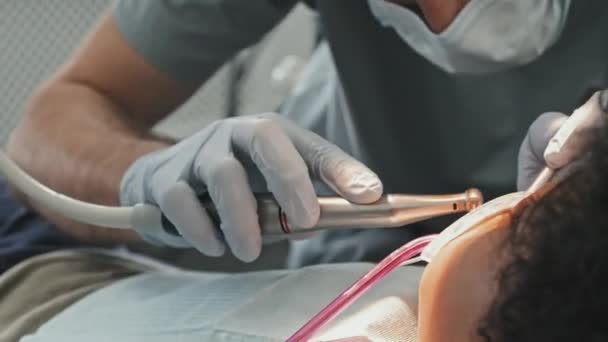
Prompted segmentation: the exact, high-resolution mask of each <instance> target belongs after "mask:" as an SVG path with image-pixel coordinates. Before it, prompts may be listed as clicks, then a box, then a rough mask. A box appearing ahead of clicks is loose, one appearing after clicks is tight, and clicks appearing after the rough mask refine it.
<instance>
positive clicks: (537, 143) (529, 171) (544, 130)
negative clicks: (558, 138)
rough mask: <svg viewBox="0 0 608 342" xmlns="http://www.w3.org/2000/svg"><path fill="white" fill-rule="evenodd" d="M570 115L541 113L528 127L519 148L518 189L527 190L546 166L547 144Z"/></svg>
mask: <svg viewBox="0 0 608 342" xmlns="http://www.w3.org/2000/svg"><path fill="white" fill-rule="evenodd" d="M567 118H568V117H567V116H566V115H565V114H562V113H558V112H548V113H544V114H542V115H540V116H539V117H538V118H537V119H536V120H535V121H534V122H533V123H532V125H531V126H530V128H529V129H528V134H526V137H525V138H524V141H523V143H522V144H521V147H520V149H519V156H518V158H517V160H518V172H517V189H518V190H520V191H521V190H525V189H527V188H528V187H529V186H530V184H532V182H533V181H534V179H535V178H536V176H538V174H539V173H540V172H541V171H542V170H543V168H545V166H546V163H545V158H544V156H543V154H544V152H545V149H546V147H547V145H548V144H549V141H550V140H551V138H552V137H553V136H554V135H555V133H556V132H557V131H558V130H559V128H560V127H561V126H562V125H563V124H564V122H565V121H566V119H567Z"/></svg>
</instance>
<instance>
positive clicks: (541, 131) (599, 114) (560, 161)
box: [517, 90, 608, 190]
mask: <svg viewBox="0 0 608 342" xmlns="http://www.w3.org/2000/svg"><path fill="white" fill-rule="evenodd" d="M606 112H608V91H607V90H603V91H599V92H596V93H595V94H594V95H593V96H592V97H591V98H590V99H589V100H588V101H587V102H586V103H585V104H584V105H583V106H581V107H580V108H578V109H577V110H575V111H574V113H572V115H570V116H566V115H565V114H562V113H556V112H549V113H544V114H542V115H541V116H539V117H538V119H536V121H534V122H533V123H532V125H531V126H530V128H529V130H528V134H527V135H526V137H525V139H524V141H523V143H522V145H521V147H520V150H519V157H518V163H519V165H518V175H517V189H518V190H525V189H527V188H528V187H529V186H530V185H531V184H532V182H533V181H534V179H535V178H536V176H538V174H539V173H540V172H541V171H542V170H543V169H544V168H545V167H547V166H548V167H550V168H552V169H555V170H557V169H560V168H562V167H564V166H566V165H568V164H569V163H571V162H572V161H574V160H576V159H577V158H578V157H580V156H581V155H582V154H583V153H584V151H585V149H586V147H587V144H588V142H589V141H590V140H589V139H588V138H589V134H590V130H591V129H593V128H595V127H598V126H600V125H604V124H605V123H606V121H607V118H606Z"/></svg>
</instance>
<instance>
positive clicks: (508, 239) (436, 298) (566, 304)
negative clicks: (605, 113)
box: [419, 128, 608, 342]
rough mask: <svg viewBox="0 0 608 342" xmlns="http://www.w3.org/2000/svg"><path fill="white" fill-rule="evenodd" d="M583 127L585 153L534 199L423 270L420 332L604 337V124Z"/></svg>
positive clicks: (607, 188) (607, 174) (508, 337)
mask: <svg viewBox="0 0 608 342" xmlns="http://www.w3.org/2000/svg"><path fill="white" fill-rule="evenodd" d="M588 134H592V135H594V138H595V139H594V142H593V144H592V147H591V149H590V153H589V155H588V156H586V157H584V158H582V159H581V162H580V163H577V165H576V166H575V167H574V168H573V169H572V172H571V173H569V175H568V176H566V177H564V178H563V179H561V180H559V181H558V182H557V183H554V184H555V185H554V186H553V187H551V188H549V190H548V192H546V193H545V194H544V195H543V196H541V197H540V199H539V200H538V201H536V202H533V203H531V204H529V205H527V206H525V207H523V208H524V209H523V210H521V211H519V212H515V213H514V214H504V215H498V216H497V217H495V218H494V219H492V220H488V221H486V222H484V223H483V224H481V225H479V226H477V227H476V228H475V229H472V230H470V231H468V232H467V233H465V234H464V235H462V236H461V237H460V238H458V239H457V240H454V241H453V242H450V243H449V244H448V245H446V246H445V247H444V248H443V249H442V250H441V251H440V253H438V254H437V256H435V258H434V259H433V261H432V262H431V263H430V264H429V265H428V267H427V269H426V270H425V273H424V275H423V278H422V280H421V287H420V303H419V305H420V306H419V308H420V309H419V310H420V311H419V334H420V337H421V340H422V341H424V342H435V341H446V340H447V341H492V342H502V341H535V342H542V341H605V340H608V318H606V317H605V313H606V310H607V309H606V308H608V128H603V129H602V130H601V131H597V132H588ZM506 212H507V213H511V212H510V211H506Z"/></svg>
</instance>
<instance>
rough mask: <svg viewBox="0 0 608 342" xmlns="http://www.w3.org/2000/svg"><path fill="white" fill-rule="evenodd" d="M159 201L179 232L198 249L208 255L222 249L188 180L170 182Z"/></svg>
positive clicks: (217, 234)
mask: <svg viewBox="0 0 608 342" xmlns="http://www.w3.org/2000/svg"><path fill="white" fill-rule="evenodd" d="M159 205H160V207H161V210H162V212H163V214H164V215H165V216H166V217H167V219H169V221H171V223H173V225H174V226H175V228H176V229H177V231H178V232H179V233H180V234H181V236H182V237H183V238H184V239H186V241H188V242H190V244H191V245H192V246H193V247H194V248H196V249H197V250H198V251H199V252H201V253H203V254H205V255H207V256H212V257H218V256H221V255H223V254H224V253H225V250H226V247H225V245H224V242H223V240H222V236H221V235H220V234H219V232H218V230H217V228H216V227H215V225H214V224H213V222H212V221H211V219H210V218H209V215H208V214H207V212H206V211H205V209H204V208H203V207H202V206H201V204H200V202H199V200H198V197H197V195H196V193H195V192H194V191H193V190H192V188H191V187H190V186H189V185H188V184H186V183H184V182H177V183H175V184H174V185H172V186H170V187H169V188H168V189H167V190H166V191H165V192H164V193H163V195H161V197H160V201H159Z"/></svg>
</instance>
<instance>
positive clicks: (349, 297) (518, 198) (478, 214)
mask: <svg viewBox="0 0 608 342" xmlns="http://www.w3.org/2000/svg"><path fill="white" fill-rule="evenodd" d="M606 113H608V91H603V92H600V93H599V94H598V93H596V94H595V95H594V96H592V97H591V99H590V100H589V101H588V102H587V103H586V104H585V105H583V106H582V107H581V108H579V109H577V110H576V111H575V112H574V113H573V114H572V115H571V116H570V117H569V118H568V119H567V120H566V122H565V123H564V124H563V125H562V126H561V127H560V129H559V130H558V131H557V133H556V134H555V136H554V137H553V138H552V139H551V140H550V141H549V144H548V145H547V148H546V149H545V154H544V157H545V159H547V158H551V157H555V158H559V157H560V156H561V155H562V154H564V153H566V154H571V155H572V153H574V148H573V145H575V144H574V143H573V142H572V139H573V138H575V137H577V135H579V136H578V138H579V139H580V138H581V137H580V134H581V132H583V131H585V130H587V129H591V128H593V127H596V126H597V125H598V124H599V123H602V124H605V116H606ZM577 152H578V153H577V154H580V151H577ZM571 164H574V163H571ZM571 166H572V165H560V167H561V168H560V169H559V171H563V172H564V173H565V174H568V171H570V170H572V167H571ZM556 171H558V170H557V169H554V168H550V167H545V168H544V169H543V170H542V171H541V172H540V173H539V174H538V176H537V177H536V179H535V180H534V182H533V183H532V184H531V185H530V187H529V188H528V189H527V190H525V191H520V192H515V193H510V194H506V195H503V196H500V197H498V198H495V199H493V200H491V201H489V202H487V203H485V204H483V205H482V206H480V207H478V208H476V209H474V210H472V211H470V212H469V213H468V214H466V215H464V216H462V217H461V218H459V219H458V220H456V221H455V222H454V223H452V224H451V225H449V226H448V227H447V228H446V229H444V230H443V231H442V232H441V233H440V234H437V235H428V236H423V237H420V238H417V239H415V240H412V241H410V242H409V243H406V244H405V245H403V246H402V247H400V248H398V249H397V250H395V251H394V252H392V253H391V254H390V255H389V256H387V257H386V258H385V259H383V260H382V261H380V263H378V264H377V265H376V266H374V267H373V268H372V269H371V270H370V271H369V272H367V273H366V274H365V275H363V276H362V277H361V278H360V279H359V280H357V281H356V282H355V283H354V284H352V285H351V286H350V287H349V288H347V289H346V290H345V291H344V292H342V293H341V294H339V295H338V296H337V297H336V298H335V299H334V300H333V301H331V302H330V303H329V304H328V305H327V306H326V307H324V308H323V309H322V310H321V311H320V312H319V313H317V314H316V315H315V316H313V317H312V318H311V319H310V320H309V321H308V322H306V324H304V325H303V326H302V327H301V328H300V329H298V330H297V331H296V332H295V333H294V334H293V335H292V336H291V337H289V339H287V342H302V341H308V340H310V339H311V338H312V337H313V336H314V335H315V334H316V333H317V332H319V331H320V329H321V328H323V327H324V326H325V325H326V324H327V323H329V322H330V321H331V320H332V319H333V318H335V317H336V316H337V315H338V314H340V313H341V312H343V311H344V310H345V309H346V308H347V307H348V306H349V305H350V304H352V303H353V302H354V301H355V300H356V299H357V298H359V297H360V296H361V295H363V294H364V293H365V291H367V290H368V289H370V288H371V287H373V286H374V285H376V284H377V283H379V282H380V281H381V280H382V279H383V278H384V277H385V276H386V275H388V274H389V273H391V272H392V271H393V270H395V269H397V268H398V267H400V266H406V265H411V264H415V263H419V262H426V263H427V264H428V263H430V262H431V260H432V259H433V258H434V257H435V256H436V255H437V254H438V253H439V251H440V250H441V249H442V248H443V247H444V246H445V245H447V244H448V243H450V242H451V241H453V240H455V239H457V238H458V237H459V236H462V235H463V234H464V233H466V232H467V231H470V230H473V229H476V228H477V227H480V226H482V225H484V224H487V223H490V222H491V221H492V220H495V219H498V220H500V219H501V218H503V217H507V218H508V217H509V216H511V215H513V214H514V213H517V212H520V211H521V210H522V209H523V208H524V207H526V206H528V205H530V203H533V202H535V201H537V200H538V198H539V197H542V194H543V189H545V188H546V186H547V185H548V184H549V183H550V182H551V181H552V180H553V179H554V178H557V177H554V176H555V174H556ZM560 176H563V174H562V175H560ZM560 178H561V177H560Z"/></svg>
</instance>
